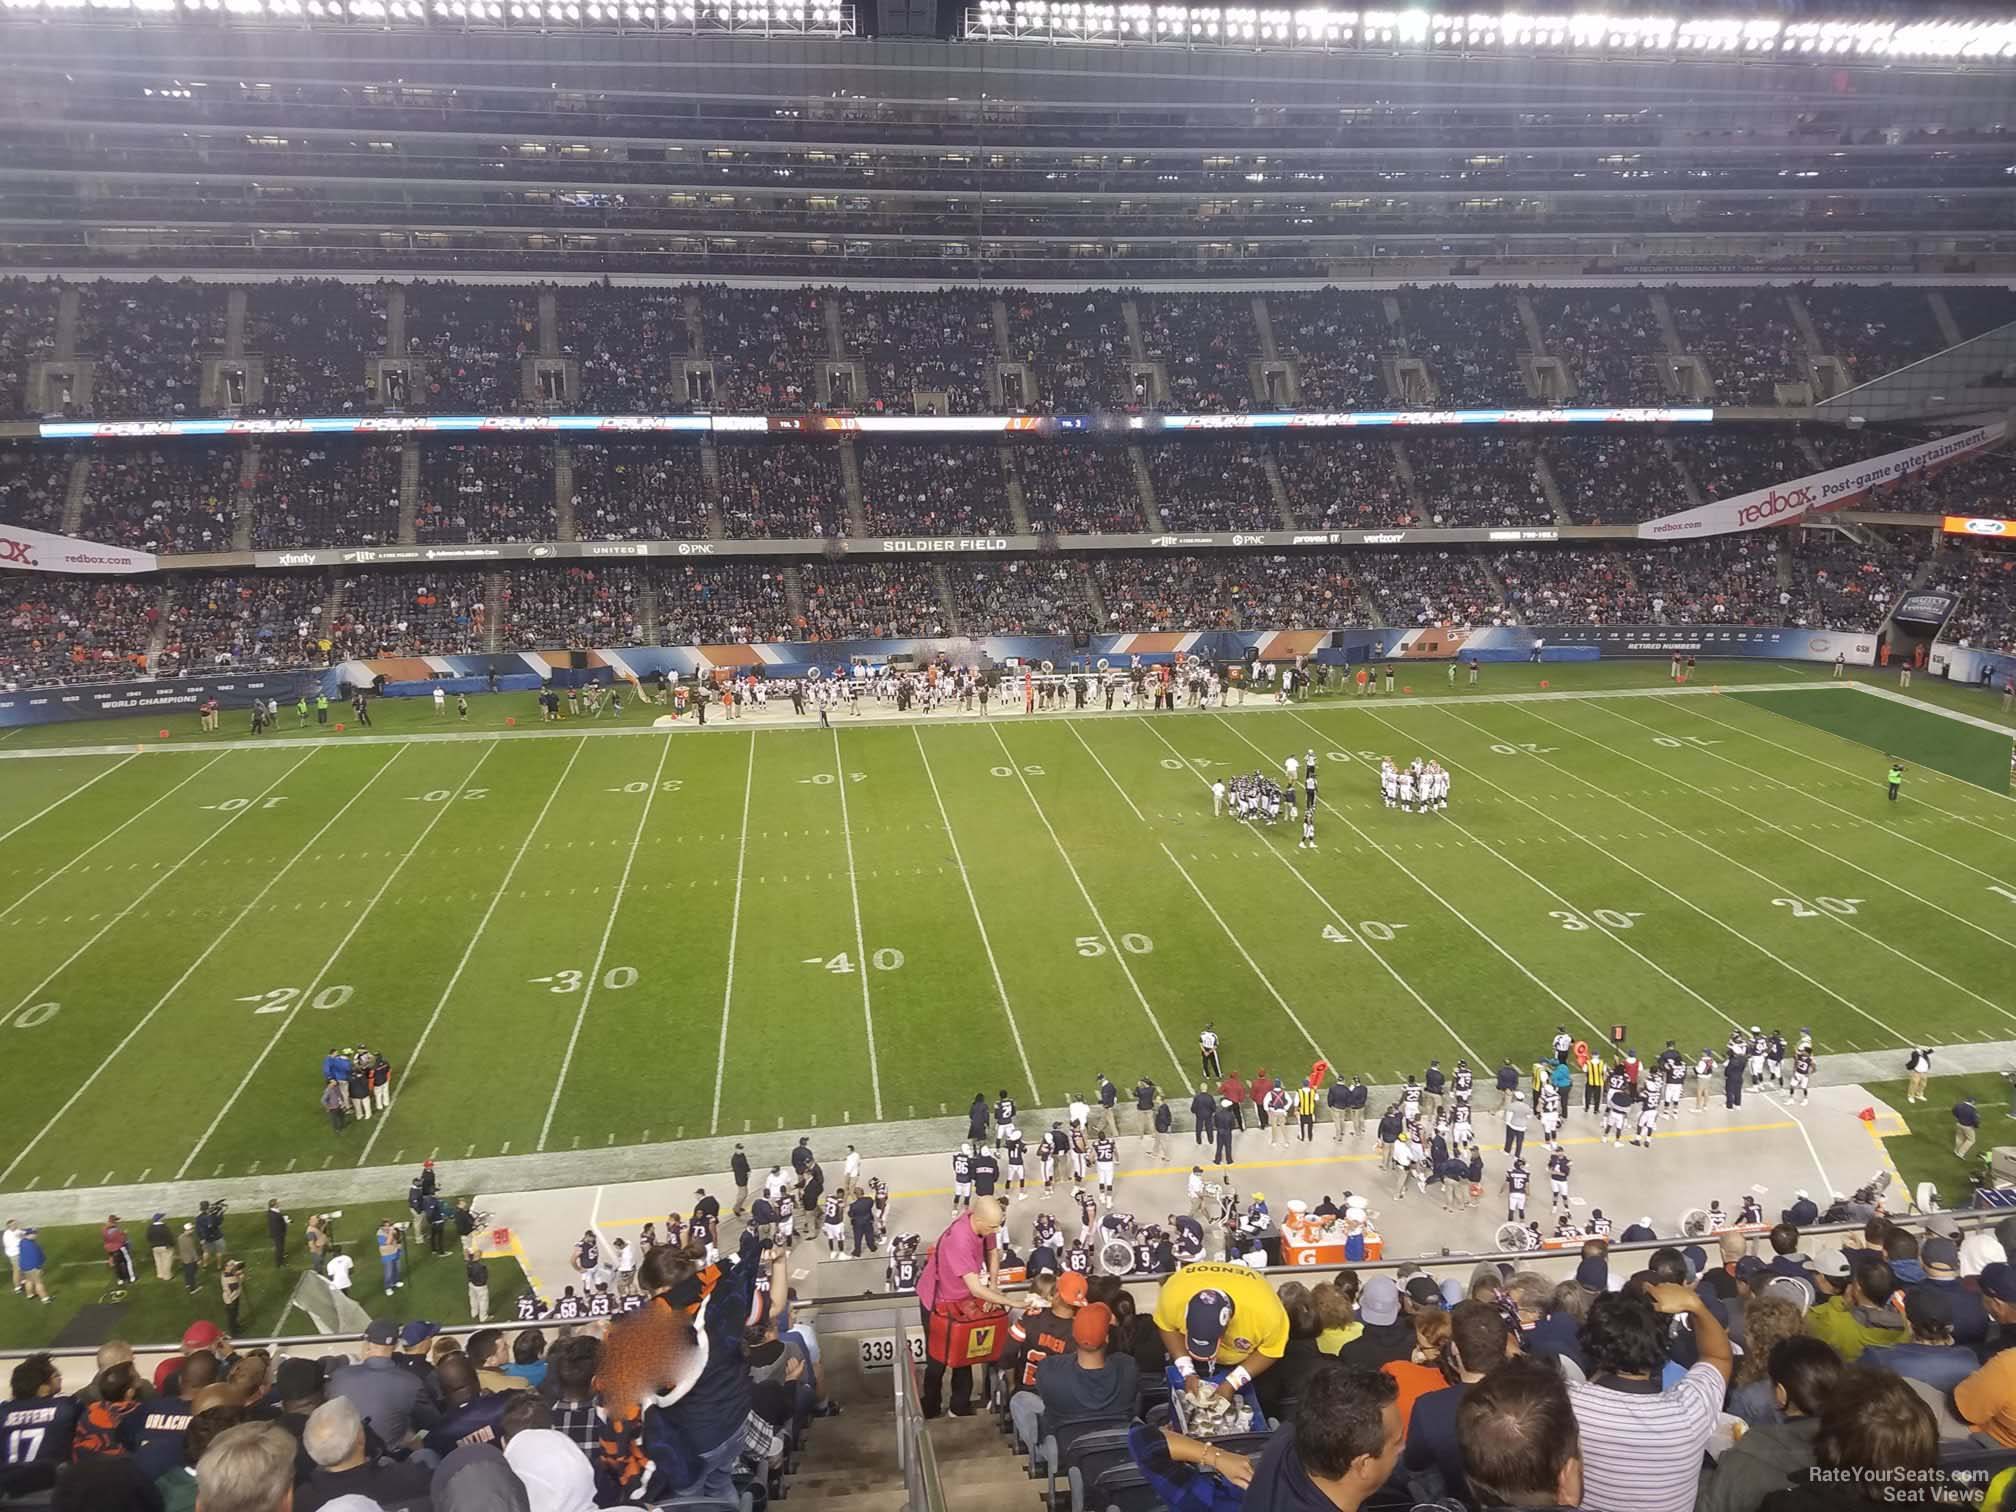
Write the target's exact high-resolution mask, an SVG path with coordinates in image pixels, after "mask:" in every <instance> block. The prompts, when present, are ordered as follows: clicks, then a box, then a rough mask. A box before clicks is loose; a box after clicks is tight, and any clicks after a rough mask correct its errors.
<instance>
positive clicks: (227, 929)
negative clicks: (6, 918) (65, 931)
mask: <svg viewBox="0 0 2016 1512" xmlns="http://www.w3.org/2000/svg"><path fill="white" fill-rule="evenodd" d="M327 749H328V747H327V746H316V747H315V748H314V750H311V751H309V752H308V753H307V754H306V755H305V756H303V757H302V758H301V759H300V760H299V761H297V762H295V763H294V765H292V766H290V767H289V768H287V770H286V771H284V772H282V773H281V774H280V775H279V776H278V777H275V778H274V779H273V780H272V781H271V782H269V783H268V784H267V785H266V786H265V788H263V789H262V790H261V791H260V792H259V793H258V794H257V795H256V796H255V797H254V798H253V800H252V801H251V802H250V803H248V804H246V805H245V807H244V808H242V809H239V810H238V811H237V812H236V813H234V814H232V815H231V817H230V818H229V819H226V820H225V821H224V822H223V823H222V824H220V825H218V826H217V828H216V829H214V830H212V831H211V832H210V833H209V834H207V835H205V836H204V837H203V838H202V839H201V840H200V841H198V842H197V843H196V844H195V845H194V846H193V847H191V848H190V850H189V853H188V854H187V855H185V856H184V857H183V858H182V859H181V860H180V861H177V862H176V863H175V864H174V865H173V866H170V867H167V868H165V869H164V870H163V871H162V873H161V875H160V876H159V877H158V878H156V879H155V881H154V882H153V883H151V884H150V885H149V886H148V888H147V892H143V893H142V894H140V896H139V897H138V898H135V899H134V900H133V901H132V902H131V903H129V904H127V905H126V907H125V908H123V909H122V910H120V911H119V912H118V913H116V914H114V915H113V916H112V917H111V918H110V919H109V920H107V921H106V923H105V924H104V926H103V927H102V928H101V929H100V930H99V931H98V934H95V935H93V936H92V937H91V939H90V940H87V941H86V942H85V943H84V944H83V945H81V946H79V947H78V949H77V950H76V952H75V953H74V954H72V955H71V957H70V960H69V961H65V962H64V963H63V965H62V966H59V967H57V968H56V970H55V971H52V972H50V973H49V975H48V976H47V977H45V978H44V979H43V981H42V983H41V986H38V987H37V988H36V989H35V991H34V992H31V993H29V994H28V996H27V997H26V998H23V999H22V1002H23V1003H27V1002H30V1001H32V1000H33V999H34V997H35V996H36V994H37V993H39V992H41V991H42V988H43V987H47V986H48V985H49V983H50V982H53V981H54V980H55V979H56V977H57V975H58V974H59V973H60V972H62V971H63V969H64V968H65V967H67V966H68V965H69V964H70V961H74V960H76V959H77V957H78V956H81V955H82V954H83V953H84V952H85V951H86V950H89V949H90V948H91V946H92V944H94V943H95V942H96V941H97V939H98V937H99V935H102V934H104V933H105V931H106V930H108V929H110V928H111V927H112V926H113V925H114V924H117V923H118V922H119V921H120V920H121V919H123V918H125V917H126V915H127V914H129V913H131V912H132V911H133V910H134V909H135V908H137V907H138V906H139V905H140V903H141V902H142V901H143V900H145V898H146V897H147V893H151V892H152V891H154V889H155V888H157V887H159V886H160V885H161V884H162V883H163V882H166V881H167V880H168V879H169V878H170V877H172V876H174V875H175V873H176V872H178V871H180V870H181V869H182V867H183V866H184V865H186V864H187V863H188V862H190V861H192V860H194V859H195V858H196V856H197V855H198V854H199V853H200V852H201V851H202V850H203V848H204V847H205V846H207V845H208V844H209V843H210V842H211V841H212V840H214V839H216V838H217V837H218V836H219V835H221V834H223V833H224V831H225V830H227V829H229V828H230V827H231V826H232V825H234V824H236V823H237V822H238V820H239V819H240V817H242V816H243V815H245V814H249V813H251V812H253V811H254V810H255V809H257V808H258V806H259V799H261V798H264V797H265V796H266V795H267V794H268V793H270V792H272V791H273V789H275V788H277V787H278V786H280V784H281V783H283V782H285V781H286V780H287V779H288V778H289V777H292V776H293V775H294V774H295V773H296V772H298V771H300V770H301V768H302V767H304V766H306V765H307V764H308V762H309V761H311V760H313V759H314V756H315V753H316V751H325V750H327ZM404 754H405V752H404V751H403V750H399V751H394V752H393V753H392V758H391V760H389V761H386V762H384V763H383V764H382V765H380V766H379V767H378V768H377V770H375V771H374V772H372V774H371V775H370V776H369V777H367V778H365V779H364V781H363V783H362V784H361V785H360V786H359V787H358V789H357V791H356V792H354V793H352V794H351V795H350V797H349V798H348V799H347V800H346V801H345V802H344V804H343V807H341V808H339V809H338V810H336V812H335V813H334V814H331V815H330V816H329V818H328V820H327V821H326V822H325V823H324V824H323V826H322V827H321V828H320V829H318V830H317V831H315V833H314V834H313V835H310V836H309V837H308V842H307V844H305V845H303V846H302V847H301V849H299V850H298V851H296V852H295V853H294V854H293V855H292V856H290V857H289V858H288V860H287V864H286V865H285V866H283V867H281V868H280V870H278V871H277V872H275V873H273V875H272V876H271V877H268V878H267V879H266V885H265V886H264V887H261V888H260V889H259V891H258V892H257V893H255V894H253V896H252V901H251V902H249V903H247V904H246V905H245V906H244V907H243V908H241V909H239V910H238V912H237V914H236V915H234V916H233V918H232V920H231V922H230V923H228V924H226V925H225V926H224V927H223V929H221V930H220V931H218V933H217V936H216V938H215V939H213V940H211V942H210V943H209V944H208V945H205V946H204V947H203V953H202V954H201V955H199V956H197V957H196V959H195V960H193V961H191V962H190V963H189V965H188V967H187V968H186V969H185V970H184V971H183V973H182V975H180V976H179V977H177V978H175V981H174V983H173V984H172V985H171V986H170V987H169V988H168V990H167V991H166V992H164V993H162V994H161V996H160V997H159V998H158V999H157V1000H156V1001H155V1004H154V1006H153V1007H152V1008H149V1009H148V1010H147V1011H146V1013H144V1014H142V1015H141V1017H140V1021H139V1022H138V1023H136V1024H135V1025H134V1026H133V1027H132V1028H131V1029H128V1030H127V1031H126V1033H125V1035H124V1036H122V1037H121V1039H120V1041H119V1043H118V1044H116V1045H114V1046H113V1047H112V1050H111V1053H110V1054H108V1055H107V1056H106V1057H105V1059H103V1060H102V1061H100V1062H99V1063H98V1065H97V1068H96V1069H95V1070H94V1071H92V1073H91V1074H90V1075H89V1076H87V1077H85V1078H84V1082H83V1084H82V1085H81V1086H79V1087H78V1088H77V1090H76V1091H74V1092H72V1093H71V1094H70V1095H69V1096H68V1097H67V1098H65V1099H64V1101H63V1106H62V1107H60V1108H58V1109H57V1110H56V1111H55V1113H54V1114H53V1115H51V1117H50V1119H49V1121H48V1122H47V1123H45V1124H44V1125H42V1127H41V1128H40V1129H39V1130H38V1131H37V1132H36V1134H35V1137H34V1138H33V1139H31V1140H29V1141H28V1143H27V1144H25V1145H23V1146H22V1147H21V1150H20V1152H19V1153H18V1154H16V1155H15V1157H14V1158H13V1159H12V1160H10V1161H8V1162H7V1166H6V1169H4V1170H0V1183H4V1182H5V1181H6V1180H7V1178H8V1177H9V1176H12V1175H13V1174H14V1171H15V1169H16V1167H18V1166H19V1165H20V1164H21V1162H22V1161H23V1160H25V1159H27V1157H28V1152H29V1151H30V1150H32V1149H34V1148H35V1146H37V1145H38V1144H40V1143H41V1142H42V1141H43V1140H44V1139H45V1138H47V1137H48V1134H49V1131H50V1130H51V1129H53V1128H55V1127H56V1125H57V1124H58V1123H60V1122H61V1121H62V1119H63V1116H64V1115H65V1114H67V1113H68V1112H69V1111H70V1110H71V1109H72V1108H74V1107H76V1106H77V1099H79V1098H80V1097H82V1096H83V1095H84V1094H85V1093H86V1092H88V1091H89V1090H90V1089H91V1087H92V1084H93V1083H95V1082H96V1081H97V1080H98V1078H99V1077H100V1076H103V1075H104V1074H105V1068H106V1067H107V1066H109V1065H111V1064H112V1062H113V1061H115V1060H117V1059H118V1058H119V1055H120V1052H121V1051H123V1050H124V1049H125V1048H126V1047H127V1046H128V1045H130V1044H132V1043H133V1041H134V1039H135V1038H136V1037H137V1036H138V1035H139V1033H140V1031H141V1030H143V1029H145V1028H146V1027H147V1026H148V1024H150V1023H152V1022H153V1020H154V1016H155V1015H156V1014H157V1013H159V1012H160V1011H161V1010H162V1009H163V1008H164V1007H166V1006H167V1004H168V1000H169V999H170V998H172V997H174V996H175V994H176V993H177V992H179V991H181V990H182V986H183V984H184V983H185V982H187V981H188V980H189V978H190V977H192V976H194V975H195V974H196V968H197V967H199V966H201V965H202V964H203V963H204V962H205V961H207V960H209V959H210V955H211V953H212V952H213V951H215V950H216V949H217V947H218V946H219V945H222V944H223V943H224V941H225V939H226V938H227V937H228V936H229V935H230V933H231V931H232V930H234V929H236V928H237V927H238V922H239V920H241V919H243V918H245V917H246V916H247V915H248V914H250V913H251V912H252V910H253V909H255V908H257V907H258V906H259V905H260V903H261V902H263V901H264V900H265V897H266V894H268V893H269V892H271V891H272V890H273V889H274V887H275V886H277V885H278V884H279V881H280V879H281V878H282V877H284V876H286V875H287V873H288V872H289V871H291V870H293V867H294V863H295V862H296V861H299V860H300V859H301V858H302V857H303V856H305V855H307V854H308V853H309V852H310V851H311V850H312V849H314V847H315V842H316V841H318V840H320V839H321V838H322V837H323V836H324V835H325V834H327V833H328V832H329V830H330V829H331V828H332V827H333V826H334V825H335V823H336V821H337V820H338V819H341V818H342V817H343V816H344V815H345V814H347V813H348V812H350V805H351V804H353V803H355V802H356V801H357V800H358V799H359V798H362V797H363V796H364V795H365V793H367V792H369V791H370V789H371V784H372V783H374V782H376V781H377V780H378V779H379V778H380V777H381V776H383V775H384V774H385V772H386V770H387V769H388V768H390V767H392V766H394V765H396V764H397V763H398V761H399V758H400V757H401V756H403V755H404Z"/></svg>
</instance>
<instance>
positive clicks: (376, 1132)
mask: <svg viewBox="0 0 2016 1512" xmlns="http://www.w3.org/2000/svg"><path fill="white" fill-rule="evenodd" d="M587 747H588V740H587V737H586V736H581V737H578V738H577V739H576V740H575V742H574V751H573V754H571V755H570V756H568V758H567V765H565V766H564V767H562V768H561V769H560V775H559V776H558V777H555V778H554V779H553V786H552V788H551V790H550V791H548V793H547V794H546V801H545V802H544V803H542V804H540V805H539V812H538V814H537V815H536V816H535V817H534V818H533V820H532V827H531V828H530V829H528V830H527V831H525V838H524V839H523V840H522V841H520V842H519V844H518V853H517V854H516V855H514V856H513V857H512V858H511V864H510V865H509V866H507V867H505V868H504V878H503V880H502V881H501V882H499V883H498V884H497V890H496V891H495V892H493V893H492V894H490V905H489V907H487V908H485V909H484V910H483V917H482V918H480V919H478V920H477V921H476V928H475V931H474V932H473V933H472V934H471V935H470V936H469V943H468V944H467V945H466V946H464V947H463V950H462V958H461V959H460V960H459V961H457V962H456V963H455V970H454V971H453V972H452V973H451V974H450V975H449V978H448V984H447V985H446V986H445V987H443V988H442V989H441V996H440V997H439V998H437V999H435V1002H434V1011H433V1012H432V1013H430V1014H429V1015H428V1016H427V1022H426V1024H425V1025H424V1026H423V1027H422V1028H421V1030H420V1038H419V1039H417V1040H415V1041H414V1043H413V1049H412V1052H411V1053H410V1054H409V1055H407V1057H406V1070H405V1073H404V1074H403V1075H402V1077H401V1078H400V1080H401V1082H402V1084H404V1083H406V1082H409V1081H410V1080H411V1079H412V1076H413V1067H414V1066H415V1065H417V1064H418V1063H419V1060H420V1052H421V1051H422V1050H425V1049H426V1048H427V1041H428V1039H429V1038H430V1037H431V1036H432V1035H433V1033H434V1026H435V1025H436V1024H438V1023H440V1022H441V1013H442V1010H443V1009H445V1008H446V1007H447V1006H448V999H449V998H450V997H451V996H453V995H454V992H455V984H456V983H457V982H459V981H461V980H462V973H463V972H465V971H467V970H468V969H469V961H470V958H471V957H473V956H474V955H475V954H476V947H477V945H478V944H479V943H481V941H482V939H483V931H484V930H486V929H488V928H489V927H490V916H491V915H492V914H494V913H496V912H497V905H498V904H499V903H501V902H503V901H504V897H505V894H506V893H508V892H509V891H510V890H511V879H512V878H513V877H514V876H516V875H517V874H518V864H519V863H520V862H521V861H523V860H524V859H525V853H526V852H527V851H529V850H530V849H531V848H532V839H533V837H534V836H535V835H537V834H538V833H539V827H540V826H541V825H542V824H544V823H545V822H546V815H547V813H548V811H549V810H551V809H552V807H553V800H554V799H555V798H558V797H559V796H560V790H561V789H562V788H564V787H566V785H567V774H568V773H570V772H572V771H573V770H574V763H575V762H577V761H579V760H580V759H581V753H582V752H583V751H584V750H586V749H587ZM402 1101H403V1099H401V1098H394V1099H393V1102H392V1106H391V1107H389V1108H387V1109H386V1110H385V1111H384V1112H383V1113H382V1114H380V1115H379V1116H378V1117H377V1118H376V1119H374V1120H372V1129H371V1137H370V1138H369V1139H367V1140H365V1141H364V1151H363V1153H362V1154H360V1155H359V1156H358V1157H357V1164H358V1165H360V1166H361V1165H365V1164H367V1163H369V1161H370V1159H371V1152H372V1150H374V1149H375V1148H377V1145H378V1139H379V1136H380V1135H382V1134H383V1133H384V1132H385V1126H386V1125H387V1124H388V1123H390V1122H391V1121H392V1115H393V1114H394V1113H397V1112H398V1111H399V1105H400V1103H401V1102H402ZM505 1148H506V1149H507V1150H508V1149H509V1148H510V1147H509V1146H508V1145H507V1146H506V1147H505Z"/></svg>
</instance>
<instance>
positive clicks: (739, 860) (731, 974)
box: [707, 740, 756, 1134]
mask: <svg viewBox="0 0 2016 1512" xmlns="http://www.w3.org/2000/svg"><path fill="white" fill-rule="evenodd" d="M755 791H756V742H755V741H753V740H752V741H750V742H749V770H748V772H747V773H746V774H745V775H744V777H743V779H742V838H741V841H740V843H739V844H738V845H737V846H736V847H735V903H734V911H733V912H731V913H730V914H729V915H728V981H727V984H726V985H725V986H723V987H722V989H721V1043H720V1045H719V1046H718V1047H717V1048H716V1049H715V1052H714V1111H713V1113H712V1114H710V1115H709V1117H708V1120H707V1132H708V1133H709V1134H719V1133H720V1132H721V1079H722V1077H723V1076H724V1075H725V1074H726V1072H727V1069H728V1011H729V1009H730V1008H731V1007H733V1005H734V1002H735V942H736V940H738V939H739V938H741V934H742V872H743V868H744V867H746V866H747V865H748V862H749V796H750V794H752V793H754V792H755Z"/></svg>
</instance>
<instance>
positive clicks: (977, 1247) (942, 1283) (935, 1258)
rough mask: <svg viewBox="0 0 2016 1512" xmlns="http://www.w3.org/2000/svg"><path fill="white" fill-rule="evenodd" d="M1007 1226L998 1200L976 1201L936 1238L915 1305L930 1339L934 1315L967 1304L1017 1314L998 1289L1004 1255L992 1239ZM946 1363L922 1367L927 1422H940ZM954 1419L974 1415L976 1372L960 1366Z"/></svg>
mask: <svg viewBox="0 0 2016 1512" xmlns="http://www.w3.org/2000/svg"><path fill="white" fill-rule="evenodd" d="M1004 1221H1005V1217H1004V1212H1003V1209H1002V1206H1001V1201H1000V1199H999V1198H997V1197H976V1198H974V1199H973V1205H972V1206H971V1207H970V1208H968V1209H967V1210H966V1211H965V1212H963V1213H961V1214H960V1215H959V1216H958V1217H957V1218H955V1219H953V1220H952V1223H951V1224H950V1226H949V1227H947V1228H946V1230H945V1231H944V1232H943V1233H942V1234H940V1235H939V1236H938V1243H937V1245H936V1247H935V1248H933V1250H932V1252H931V1259H930V1261H929V1263H927V1264H926V1265H925V1267H924V1273H923V1275H922V1276H920V1277H919V1278H918V1281H917V1305H918V1309H919V1311H920V1312H921V1313H922V1315H923V1316H922V1323H923V1326H924V1329H925V1331H926V1333H927V1335H928V1333H929V1331H930V1328H931V1314H932V1313H933V1312H934V1311H936V1310H938V1309H940V1308H946V1307H951V1306H953V1305H954V1304H957V1303H961V1302H966V1301H980V1302H991V1303H993V1304H994V1305H995V1306H996V1307H1006V1308H1013V1307H1014V1306H1015V1302H1014V1300H1013V1299H1012V1298H1010V1297H1009V1296H1007V1295H1006V1294H1005V1293H1003V1292H1002V1291H1001V1289H1000V1273H1001V1252H1000V1248H999V1246H998V1245H997V1244H996V1242H995V1239H994V1236H995V1235H996V1234H998V1233H999V1232H1000V1231H1001V1226H1002V1224H1003V1222H1004ZM945 1368H946V1367H945V1362H944V1361H942V1360H928V1361H927V1362H926V1363H925V1366H924V1394H923V1403H922V1405H923V1409H924V1416H925V1417H927V1418H934V1417H937V1416H938V1414H939V1411H940V1407H941V1403H942V1401H943V1394H944V1382H945ZM951 1410H952V1415H953V1416H954V1417H966V1416H968V1415H969V1414H970V1413H971V1412H972V1410H973V1367H972V1366H970V1365H962V1366H958V1367H956V1368H955V1369H954V1370H953V1371H952V1404H951Z"/></svg>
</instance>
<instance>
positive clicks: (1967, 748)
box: [1730, 692, 2009, 793]
mask: <svg viewBox="0 0 2016 1512" xmlns="http://www.w3.org/2000/svg"><path fill="white" fill-rule="evenodd" d="M1730 696H1731V697H1734V698H1739V699H1741V700H1742V701H1743V702H1744V703H1748V704H1755V705H1756V706H1757V707H1758V708H1760V709H1768V710H1770V711H1771V712H1772V713H1773V714H1782V715H1784V716H1785V717H1786V718H1788V719H1796V720H1801V721H1803V722H1805V723H1807V724H1810V725H1812V726H1813V727H1814V728H1816V729H1820V730H1826V731H1828V732H1829V733H1831V734H1835V735H1840V736H1842V737H1844V738H1845V739H1848V740H1854V741H1859V742H1860V743H1862V744H1863V745H1867V746H1874V747H1876V748H1877V749H1878V750H1879V751H1882V752H1885V753H1887V754H1890V755H1894V756H1896V757H1897V759H1898V760H1899V761H1902V762H1905V763H1906V764H1907V765H1909V766H1916V767H1928V766H1929V767H1933V768H1935V769H1936V770H1938V771H1941V772H1945V773H1947V774H1948V775H1950V776H1954V777H1959V778H1962V779H1964V780H1965V781H1968V782H1972V783H1977V784H1979V785H1980V786H1982V787H1985V788H1987V789H1989V790H1990V791H1991V792H1996V793H2006V792H2008V791H2009V736H2008V735H2006V734H2002V733H1999V732H1997V731H1995V730H1984V729H1982V728H1981V727H1980V726H1978V725H1971V724H1963V723H1962V722H1961V721H1959V720H1957V719H1947V718H1945V717H1943V716H1942V715H1940V714H1938V713H1936V712H1935V711H1933V710H1931V709H1914V708H1909V707H1907V706H1905V705H1903V704H1898V703H1891V702H1887V701H1885V700H1883V699H1877V698H1831V697H1830V698H1816V697H1814V696H1813V695H1812V694H1810V693H1758V692H1748V693H1734V694H1732V695H1730ZM1968 712H1970V713H1972V712H1973V711H1972V710H1969V711H1968ZM1882 775H1883V771H1882V767H1881V764H1880V763H1873V764H1872V766H1871V768H1870V780H1872V781H1879V780H1881V778H1882Z"/></svg>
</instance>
